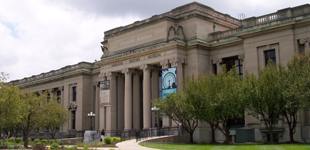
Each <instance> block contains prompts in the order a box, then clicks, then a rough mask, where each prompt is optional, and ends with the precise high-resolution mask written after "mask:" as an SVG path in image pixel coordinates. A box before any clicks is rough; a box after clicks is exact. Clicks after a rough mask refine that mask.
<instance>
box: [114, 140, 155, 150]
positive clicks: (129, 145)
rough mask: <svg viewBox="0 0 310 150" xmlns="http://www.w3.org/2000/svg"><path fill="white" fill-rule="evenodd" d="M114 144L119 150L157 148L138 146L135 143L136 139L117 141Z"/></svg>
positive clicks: (151, 149)
mask: <svg viewBox="0 0 310 150" xmlns="http://www.w3.org/2000/svg"><path fill="white" fill-rule="evenodd" d="M116 146H117V147H118V148H119V149H121V150H157V149H153V148H146V147H143V146H140V145H139V144H138V143H136V139H133V140H128V141H124V142H120V143H117V144H116Z"/></svg>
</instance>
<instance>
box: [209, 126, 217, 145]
mask: <svg viewBox="0 0 310 150" xmlns="http://www.w3.org/2000/svg"><path fill="white" fill-rule="evenodd" d="M210 125H211V135H212V141H211V143H215V142H216V141H215V127H214V125H212V124H210Z"/></svg>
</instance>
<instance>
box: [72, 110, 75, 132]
mask: <svg viewBox="0 0 310 150" xmlns="http://www.w3.org/2000/svg"><path fill="white" fill-rule="evenodd" d="M75 116H76V113H75V111H72V129H75Z"/></svg>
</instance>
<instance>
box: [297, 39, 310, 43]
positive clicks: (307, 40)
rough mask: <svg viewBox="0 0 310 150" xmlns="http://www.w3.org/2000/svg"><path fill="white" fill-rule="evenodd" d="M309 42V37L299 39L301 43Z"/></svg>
mask: <svg viewBox="0 0 310 150" xmlns="http://www.w3.org/2000/svg"><path fill="white" fill-rule="evenodd" d="M307 42H310V41H309V38H303V39H300V40H299V44H306V43H307Z"/></svg>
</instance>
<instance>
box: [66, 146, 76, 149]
mask: <svg viewBox="0 0 310 150" xmlns="http://www.w3.org/2000/svg"><path fill="white" fill-rule="evenodd" d="M76 149H77V147H76V146H73V147H68V148H66V150H76Z"/></svg>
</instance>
